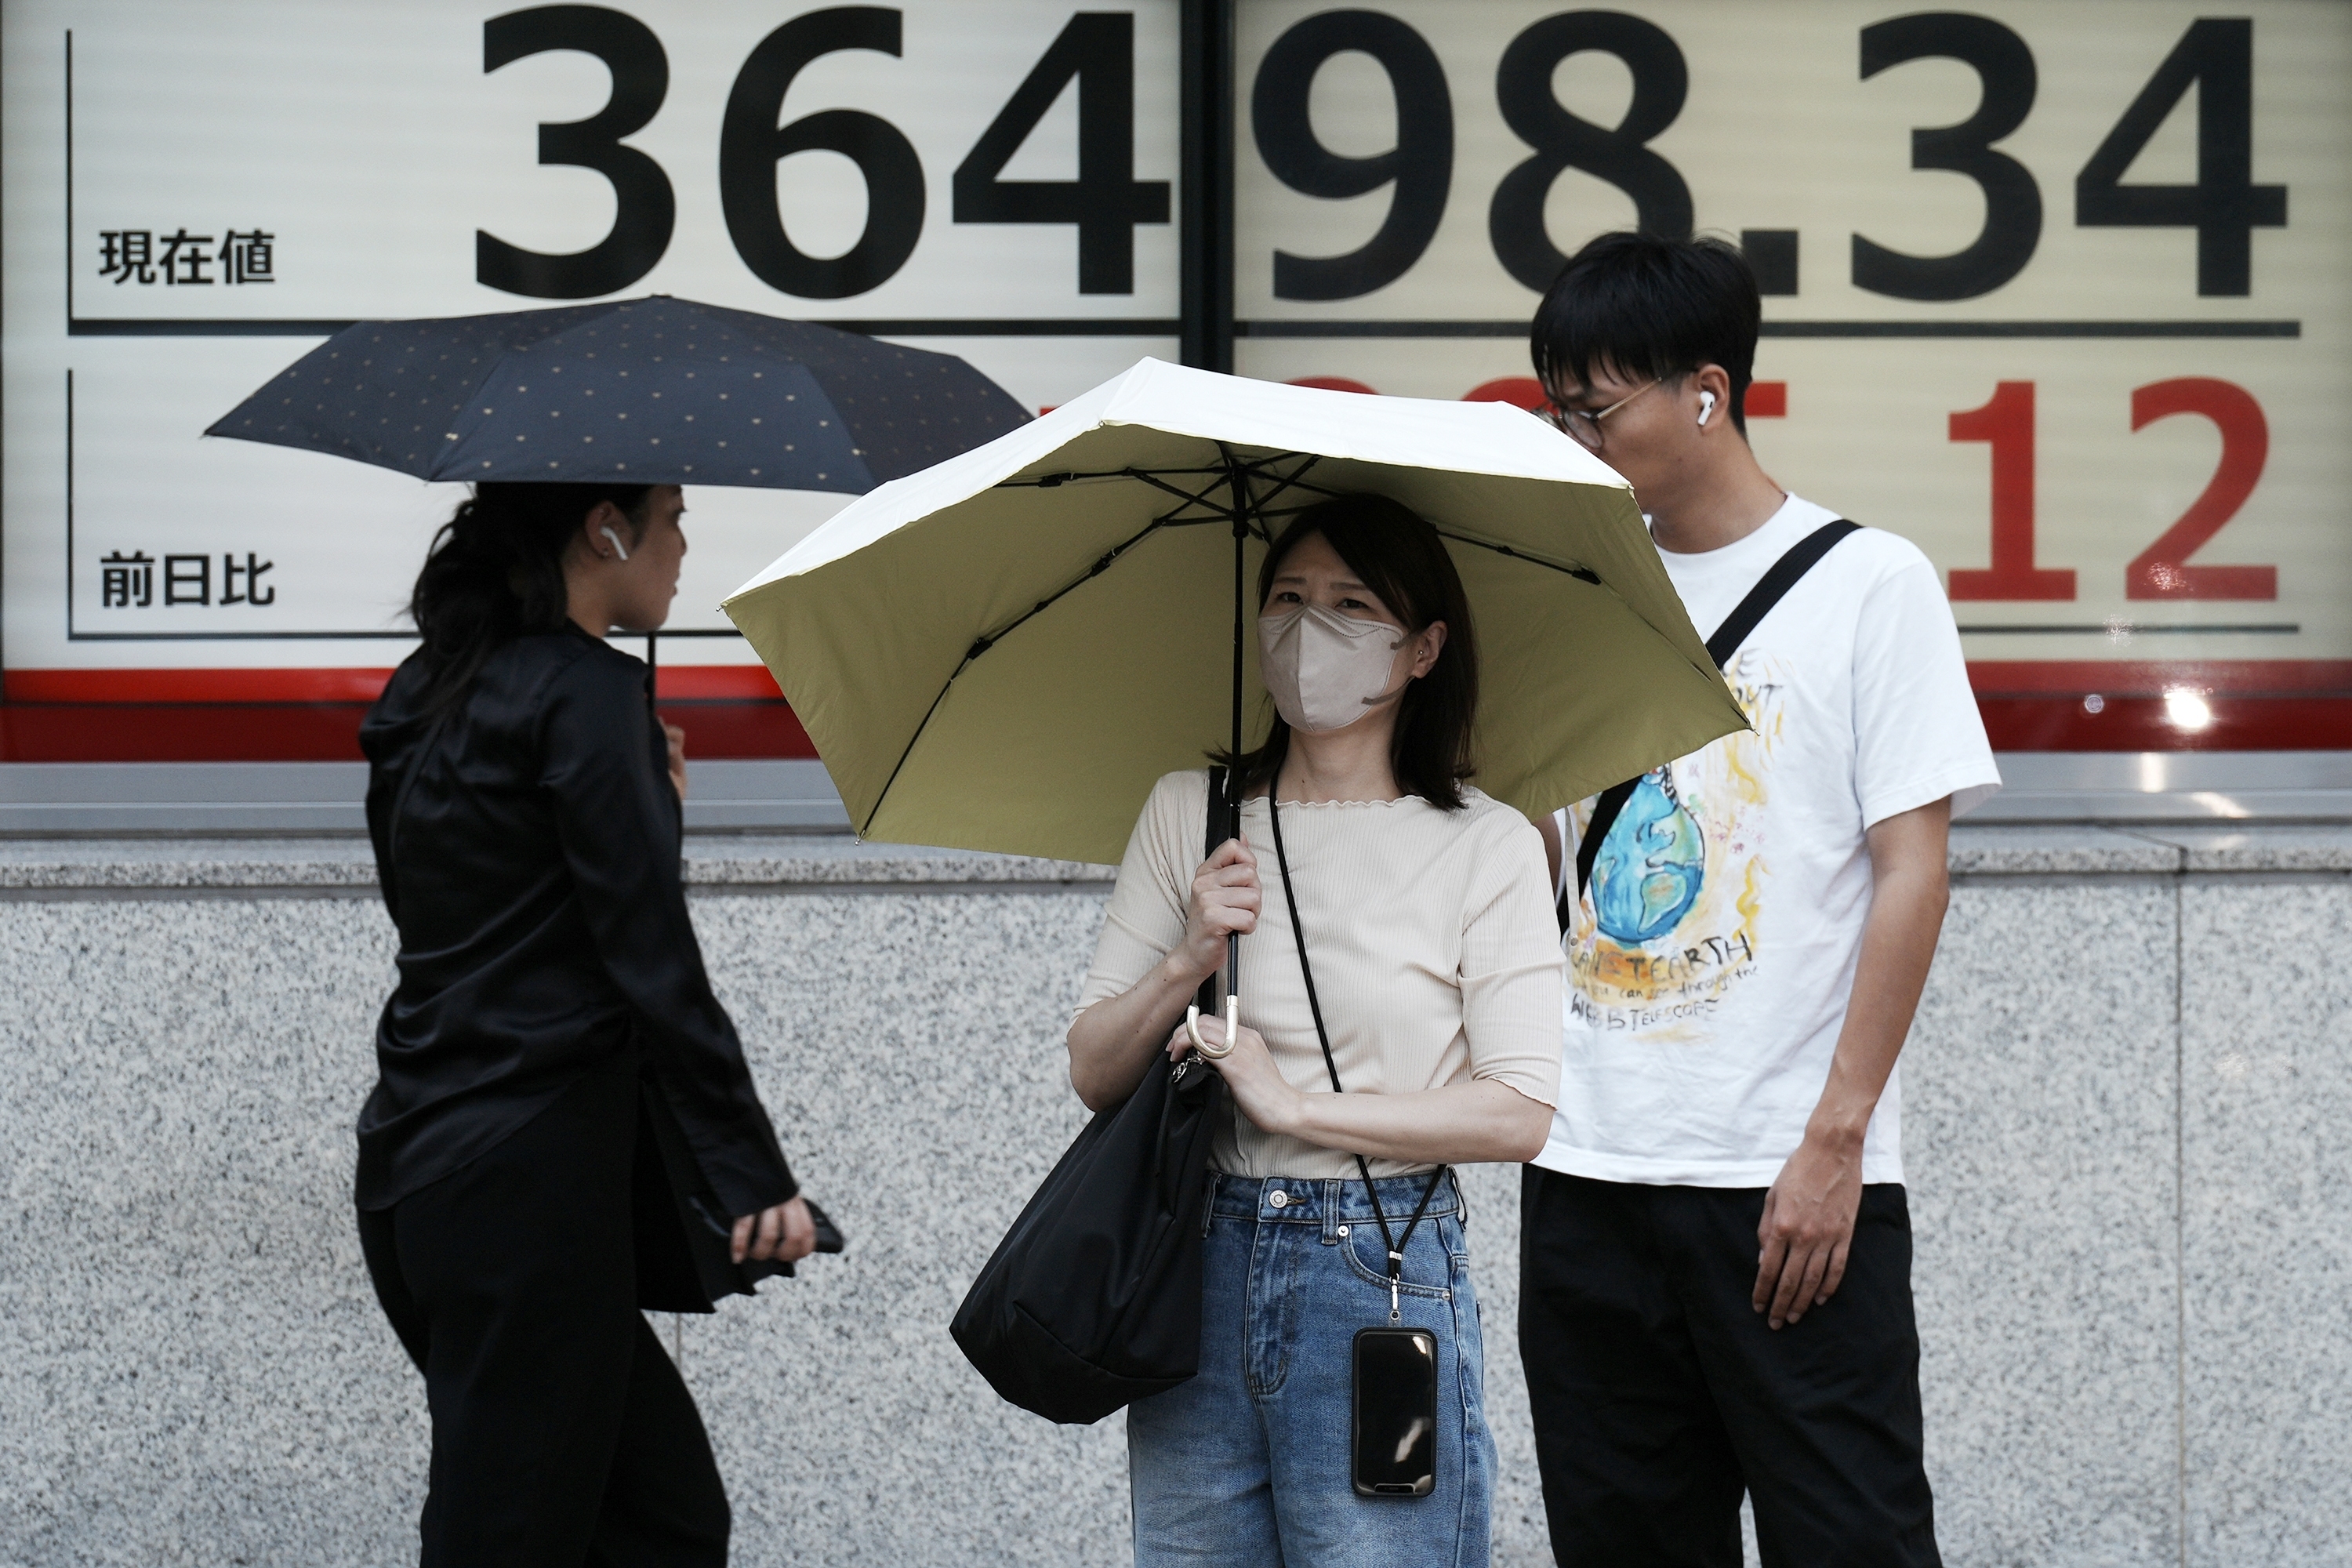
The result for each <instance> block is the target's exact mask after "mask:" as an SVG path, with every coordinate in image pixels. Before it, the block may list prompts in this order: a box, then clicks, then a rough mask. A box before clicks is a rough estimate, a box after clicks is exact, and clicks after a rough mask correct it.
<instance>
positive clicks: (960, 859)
mask: <svg viewBox="0 0 2352 1568" xmlns="http://www.w3.org/2000/svg"><path fill="white" fill-rule="evenodd" d="M1954 866H1955V869H1956V871H1957V872H1958V881H1957V884H1956V890H1955V898H1954V904H1953V910H1952V915H1951V919H1950V921H1949V924H1948V927H1947V932H1946V937H1945V942H1944V948H1943V952H1942V956H1941V957H1940V959H1939V960H1938V963H1937V970H1936V973H1935V977H1934V979H1933V981H1932V982H1931V984H1930V986H1929V990H1928V994H1927V1000H1926V1003H1925V1004H1924V1005H1923V1006H1922V1009H1921V1012H1920V1016H1919V1020H1918V1024H1917V1026H1916V1030H1915V1033H1914V1037H1913V1040H1912V1043H1911V1046H1910V1047H1909V1049H1908V1051H1907V1053H1906V1066H1905V1074H1906V1100H1907V1103H1906V1144H1907V1151H1906V1152H1907V1158H1908V1163H1909V1166H1910V1172H1911V1177H1912V1182H1911V1192H1912V1205H1913V1206H1912V1213H1913V1219H1914V1224H1915V1227H1916V1235H1917V1256H1918V1266H1917V1290H1918V1300H1919V1315H1920V1324H1921V1336H1922V1340H1923V1345H1924V1356H1925V1374H1924V1382H1925V1393H1926V1397H1927V1420H1928V1457H1929V1464H1930V1468H1931V1472H1932V1474H1933V1478H1934V1480H1935V1483H1936V1487H1937V1500H1938V1511H1939V1519H1940V1530H1941V1535H1942V1540H1943V1544H1944V1554H1945V1558H1946V1560H1947V1561H1948V1562H1949V1563H1954V1564H1956V1565H1957V1564H1978V1563H1981V1564H1987V1565H1992V1564H2000V1565H2004V1568H2006V1565H2010V1564H2035V1565H2041V1564H2049V1565H2053V1568H2054V1565H2062V1564H2063V1565H2067V1568H2073V1565H2078V1564H2079V1565H2083V1568H2091V1565H2105V1564H2126V1563H2130V1564H2141V1563H2194V1564H2212V1565H2215V1568H2220V1565H2222V1564H2228V1565H2229V1568H2268V1565H2271V1564H2278V1565H2281V1568H2284V1565H2287V1564H2295V1565H2298V1568H2299V1565H2301V1564H2306V1563H2323V1562H2344V1561H2347V1560H2352V1504H2347V1502H2346V1500H2345V1494H2346V1488H2345V1485H2344V1482H2343V1479H2342V1478H2343V1477H2344V1476H2345V1475H2346V1474H2347V1472H2352V1421H2347V1419H2346V1418H2345V1416H2344V1415H2343V1411H2344V1410H2345V1409H2346V1408H2347V1404H2352V1199H2347V1184H2346V1179H2345V1178H2346V1172H2347V1160H2348V1159H2352V1048H2348V1047H2352V980H2347V977H2346V968H2345V966H2344V965H2343V964H2342V963H2340V962H2339V961H2338V960H2337V958H2336V951H2337V945H2338V944H2337V942H2336V937H2337V935H2338V933H2339V932H2341V931H2343V930H2345V929H2346V928H2347V926H2352V835H2343V834H2333V833H2328V832H2324V831H2319V830H2286V829H2278V830H2268V831H2261V832H2246V833H2239V834H2234V835H2231V834H2222V833H2216V832H2211V831H2189V832H2181V833H2167V832H2165V831H2164V830H2161V829H2140V830H2137V831H2136V832H2135V833H2132V834H2129V835H2126V834H2124V833H2120V832H2110V831H2102V830H2096V829H2077V830H2066V831H2056V830H2026V829H2010V830H2000V829H1990V830H1976V831H1966V830H1964V831H1962V832H1961V833H1960V834H1958V836H1957V837H1956V843H1955V849H1954ZM689 874H690V876H691V877H692V878H693V879H694V881H695V884H696V888H697V891H696V894H695V912H696V920H697V923H698V928H699V930H700V931H701V934H702V939H703V942H704V943H705V946H706V950H707V952H708V954H709V961H710V965H711V969H712V973H713V976H714V979H715V980H716V983H717V984H718V986H719V991H720V993H721V994H722V996H723V997H724V998H725V1000H726V1001H727V1003H728V1005H729V1006H730V1008H731V1009H733V1011H734V1013H735V1016H736V1018H737V1020H738V1022H739V1024H740V1026H741V1029H742V1033H743V1036H744V1038H745V1041H746V1044H747V1047H748V1048H749V1050H750V1052H751V1058H752V1063H753V1067H754V1070H755V1071H756V1072H757V1074H758V1076H759V1079H760V1081H761V1085H762V1086H763V1089H764V1090H765V1092H766V1095H767V1098H768V1101H769V1104H770V1106H771V1108H772V1110H773V1111H774V1113H775V1116H776V1120H777V1122H778V1124H779V1127H780V1129H781V1130H782V1133H783V1136H784V1140H785V1142H786V1145H787V1148H788V1149H789V1151H790V1152H791V1153H792V1155H793V1161H794V1163H795V1165H796V1167H797V1168H798V1169H799V1170H800V1172H801V1173H802V1175H803V1180H804V1182H805V1183H806V1184H807V1185H808V1187H809V1189H810V1191H811V1192H812V1193H813V1194H815V1195H817V1196H819V1197H821V1198H822V1199H823V1200H824V1203H825V1205H826V1206H827V1207H828V1208H829V1209H830V1210H831V1211H832V1212H833V1213H834V1215H835V1216H836V1218H838V1219H839V1221H840V1222H841V1224H842V1226H844V1228H845V1230H846V1231H847V1232H848V1233H849V1236H850V1237H851V1250H850V1252H849V1253H848V1254H847V1255H846V1256H845V1257H843V1258H837V1259H835V1258H825V1259H818V1260H816V1261H814V1263H812V1264H811V1265H810V1266H808V1267H807V1268H805V1269H804V1271H803V1278H802V1279H798V1280H796V1281H778V1282H776V1283H773V1284H771V1285H770V1286H769V1287H768V1288H767V1289H766V1290H765V1292H764V1293H763V1294H762V1296H761V1299H759V1300H731V1301H730V1302H729V1303H727V1305H726V1306H725V1308H724V1309H723V1310H721V1311H720V1312H719V1314H718V1315H717V1316H716V1317H713V1318H700V1319H686V1320H672V1319H668V1318H657V1319H656V1325H657V1327H659V1329H660V1330H661V1331H662V1333H663V1335H664V1337H665V1339H667V1340H668V1341H669V1342H671V1343H672V1344H673V1346H675V1347H676V1349H677V1353H678V1355H679V1356H680V1359H681V1361H682V1363H683V1365H684V1368H685V1371H686V1375H687V1378H688V1382H689V1383H690V1384H692V1386H693V1388H694V1390H695V1393H696V1395H697V1397H698V1400H699V1401H700V1402H701V1404H702V1407H703V1411H704V1415H705V1417H706V1419H707V1421H708V1422H709V1426H711V1429H712V1432H713V1436H714V1439H715V1441H716V1444H717V1447H718V1449H719V1459H720V1463H721V1465H722V1467H723V1468H724V1469H725V1471H726V1473H727V1477H728V1480H729V1485H730V1491H731V1494H732V1496H733V1499H734V1503H735V1517H736V1553H735V1557H736V1561H738V1562H740V1563H747V1564H769V1563H777V1564H782V1563H810V1564H834V1563H840V1564H852V1563H855V1564H875V1565H887V1568H923V1565H931V1564H938V1565H941V1568H946V1565H960V1564H966V1563H982V1562H993V1561H999V1560H1003V1559H1006V1558H1010V1557H1017V1558H1018V1559H1019V1560H1021V1561H1023V1562H1024V1563H1040V1564H1064V1563H1067V1564H1103V1563H1122V1562H1124V1561H1126V1560H1127V1556H1128V1552H1127V1547H1126V1528H1127V1506H1126V1497H1125V1487H1126V1477H1125V1464H1124V1454H1123V1445H1122V1440H1121V1433H1120V1426H1119V1423H1118V1420H1117V1419H1116V1418H1114V1419H1112V1420H1109V1421H1106V1422H1104V1423H1103V1424H1102V1425H1101V1426H1097V1427H1092V1428H1081V1429H1069V1428H1063V1427H1056V1426H1049V1425H1047V1424H1045V1423H1044V1422H1041V1421H1038V1420H1036V1419H1034V1417H1031V1416H1028V1415H1024V1414H1023V1413H1021V1412H1018V1411H1014V1410H1012V1409H1010V1408H1009V1407H1007V1406H1004V1405H1002V1404H1001V1403H999V1402H998V1401H997V1400H996V1398H995V1396H994V1395H993V1394H992V1393H991V1392H990V1391H989V1390H988V1389H987V1387H986V1386H985V1384H982V1383H981V1381H980V1380H979V1378H978V1377H977V1376H976V1375H975V1374H974V1373H971V1371H970V1369H969V1368H968V1367H967V1366H966V1365H965V1364H964V1363H963V1362H962V1360H961V1357H960V1356H959V1355H958V1354H957V1352H956V1351H955V1349H954V1346H953V1344H952V1343H951V1342H950V1341H949V1339H948V1337H947V1335H946V1332H945V1328H944V1324H945V1322H946V1320H947V1318H948V1316H949V1314H950V1311H951V1310H952V1309H953V1307H954V1305H955V1303H956V1301H957V1300H959V1299H960V1297H961V1292H962V1289H963V1288H964V1286H965V1284H966V1283H967V1282H968V1281H969V1279H971V1274H972V1273H973V1271H974V1270H975V1269H976V1268H978V1267H979V1265H980V1263H981V1261H982V1259H983V1258H985V1257H986V1255H987V1253H988V1251H989V1250H990V1248H991V1247H992V1246H993V1245H994V1242H995V1240H996V1239H997V1237H998V1236H999V1235H1000V1234H1001V1232H1002V1230H1003V1226H1005V1224H1006V1222H1007V1221H1008V1220H1009V1219H1010V1218H1011V1217H1012V1215H1013V1213H1014V1212H1015V1210H1016V1209H1017V1208H1018V1206H1019V1205H1020V1203H1021V1202H1022V1201H1023V1199H1024V1197H1025V1196H1026V1195H1027V1194H1028V1192H1029V1191H1030V1189H1031V1188H1032V1187H1033V1186H1034V1184H1035V1182H1036V1181H1037V1180H1038V1179H1039V1178H1040V1177H1041V1176H1042V1175H1043V1174H1044V1173H1045V1170H1046V1169H1047V1167H1048V1166H1049V1165H1050V1163H1051V1162H1052V1161H1053V1159H1054V1157H1055V1155H1056V1154H1057V1153H1058V1152H1059V1151H1060V1149H1061V1147H1062V1146H1063V1144H1064V1143H1065V1142H1066V1140H1067V1139H1068V1138H1069V1136H1070V1135H1071V1134H1072V1133H1074V1132H1075V1131H1076V1129H1077V1127H1078V1126H1079V1124H1080V1122H1081V1121H1082V1120H1083V1113H1082V1112H1081V1110H1079V1108H1078V1107H1077V1105H1076V1101H1075V1100H1074V1099H1073V1098H1072V1097H1071V1096H1070V1094H1069V1092H1068V1090H1067V1088H1066V1083H1065V1080H1064V1078H1063V1068H1062V1061H1061V1057H1060V1050H1059V1046H1058V1039H1059V1036H1060V1032H1061V1028H1062V1026H1063V1020H1064V1019H1065V1018H1066V1016H1067V1015H1066V1008H1067V1005H1068V1002H1069V1000H1070V998H1071V996H1072V994H1074V992H1075V989H1076V982H1077V979H1078V975H1079V973H1080V972H1081V970H1082V969H1083V967H1084V965H1085V961H1086V957H1087V952H1088V951H1089V950H1090V948H1091V945H1092V942H1093V939H1094V933H1095V930H1096V927H1097V923H1098V921H1099V920H1100V918H1101V910H1102V902H1103V896H1104V893H1105V891H1106V889H1105V887H1104V885H1103V882H1102V880H1101V878H1102V875H1103V874H1102V873H1101V872H1100V871H1099V870H1096V869H1091V868H1082V867H1071V866H1056V865H1049V864H1044V863H1038V862H1030V861H1019V860H1011V859H1003V858H985V857H973V856H953V855H943V854H934V853H929V852H922V851H906V850H888V849H879V848H875V847H857V846H855V845H852V844H849V843H847V842H846V841H837V840H825V839H781V840H764V841H763V840H750V839H729V838H718V837H713V838H707V839H698V840H695V841H693V842H692V846H691V848H690V853H689ZM392 948H393V943H392V937H391V931H390V928H389V925H388V923H387V922H386V921H385V919H384V917H383V913H382V910H381V909H380V907H379V906H378V905H377V904H376V902H375V901H374V899H373V881H372V872H371V869H370V867H369V865H368V863H367V859H366V856H365V851H364V847H363V846H362V845H359V844H356V843H353V842H351V841H346V840H331V839H330V840H310V841H303V842H276V843H270V842H254V841H218V842H214V843H209V844H206V843H193V842H176V843H175V842H152V841H147V842H136V843H133V842H121V843H111V844H108V843H89V842H81V843H74V842H63V841H47V842H45V841H30V840H27V841H16V842H13V843H0V973H5V976H6V978H7V987H6V989H7V994H8V995H9V998H10V1001H11V1005H10V1006H8V1007H7V1008H6V1009H5V1014H0V1198H5V1210H0V1568H8V1565H20V1564H43V1565H47V1564H68V1563H73V1564H79V1563H139V1564H157V1565H162V1564H176V1563H189V1564H204V1565H206V1568H212V1565H216V1564H228V1563H283V1564H289V1565H302V1568H312V1565H317V1568H325V1565H328V1564H341V1563H349V1564H371V1565H373V1564H383V1563H395V1562H399V1561H401V1560H403V1559H404V1557H405V1556H407V1555H408V1554H410V1553H412V1552H413V1550H414V1544H413V1543H414V1528H415V1510H416V1505H417V1502H418V1500H419V1498H420V1496H421V1493H422V1486H423V1474H424V1460H425V1439H426V1428H425V1416H424V1411H423V1401H422V1398H421V1389H420V1385H419V1384H418V1381H417V1379H416V1377H415V1373H413V1372H412V1371H411V1370H410V1369H409V1368H408V1366H407V1364H406V1363H405V1362H404V1359H403V1358H402V1356H401V1354H400V1352H399V1351H398V1348H397V1346H396V1345H395V1344H394V1341H393V1338H392V1335H391V1333H390V1331H389V1330H388V1329H387V1328H386V1327H385V1326H384V1324H383V1321H382V1318H381V1316H380V1315H379V1313H378V1311H377V1310H376V1307H375V1303H374V1300H373V1296H372V1294H371V1292H370V1289H369V1287H368V1283H367V1279H366V1276H365V1273H364V1271H363V1269H362V1266H361V1263H360V1258H359V1250H358V1247H357V1244H356V1241H355V1240H354V1238H353V1236H352V1225H351V1215H350V1212H349V1207H348V1203H347V1198H346V1194H347V1192H348V1187H349V1180H350V1172H351V1139H350V1134H349V1126H350V1122H351V1119H352V1113H353V1111H354V1110H355V1109H356V1107H357V1105H358V1102H359V1100H360V1098H361V1096H362V1094H363V1092H364V1090H365V1089H366V1086H367V1084H368V1082H369V1080H370V1078H371V1076H372V1075H371V1068H370V1059H369V1053H368V1039H369V1035H370V1030H371V1026H372V1022H373V1015H374V1012H375V1009H376V1008H377V1007H378V1006H379V1005H381V1002H382V1000H383V995H384V993H385V991H386V988H387V986H388V984H389V973H390V961H391V956H392ZM1465 1174H1466V1178H1467V1179H1466V1183H1465V1184H1466V1186H1467V1188H1468V1192H1469V1197H1470V1204H1471V1213H1472V1226H1471V1235H1472V1242H1473V1247H1474V1249H1475V1251H1476V1253H1477V1255H1478V1267H1479V1268H1481V1270H1482V1276H1481V1290H1482V1295H1483V1300H1484V1303H1485V1310H1486V1321H1487V1322H1488V1323H1489V1324H1490V1326H1494V1327H1495V1328H1496V1329H1498V1330H1499V1331H1490V1333H1489V1335H1488V1338H1487V1349H1488V1355H1489V1364H1488V1368H1487V1378H1488V1388H1489V1399H1490V1404H1491V1405H1492V1408H1493V1414H1494V1419H1495V1424H1496V1430H1497V1433H1498V1436H1499V1437H1500V1440H1501V1449H1502V1464H1501V1489H1500V1492H1499V1495H1498V1497H1497V1500H1496V1562H1497V1563H1502V1564H1512V1565H1517V1564H1536V1563H1545V1562H1548V1561H1549V1552H1548V1549H1547V1547H1546V1545H1545V1542H1544V1524H1543V1511H1542V1505H1541V1501H1540V1499H1539V1497H1538V1492H1537V1489H1536V1485H1535V1474H1534V1466H1533V1463H1532V1458H1531V1456H1530V1454H1529V1451H1528V1443H1527V1439H1526V1436H1525V1434H1526V1423H1525V1394H1524V1390H1523V1389H1522V1387H1521V1385H1520V1383H1519V1373H1518V1366H1517V1355H1516V1348H1515V1345H1514V1343H1513V1338H1514V1336H1513V1334H1512V1333H1511V1332H1510V1331H1509V1329H1508V1325H1509V1324H1510V1323H1511V1322H1512V1321H1513V1318H1514V1314H1515V1278H1514V1275H1515V1270H1514V1267H1513V1253H1514V1248H1515V1245H1516V1231H1517V1213H1516V1173H1515V1172H1514V1171H1511V1170H1508V1169H1497V1168H1479V1169H1475V1170H1473V1171H1470V1172H1468V1173H1465Z"/></svg>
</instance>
